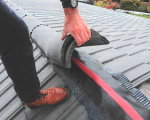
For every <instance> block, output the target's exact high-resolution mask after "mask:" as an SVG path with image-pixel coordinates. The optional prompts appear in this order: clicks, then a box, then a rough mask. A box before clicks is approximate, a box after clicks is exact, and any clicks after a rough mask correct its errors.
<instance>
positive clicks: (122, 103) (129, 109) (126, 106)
mask: <svg viewBox="0 0 150 120" xmlns="http://www.w3.org/2000/svg"><path fill="white" fill-rule="evenodd" d="M72 61H73V62H74V63H75V64H76V65H77V66H78V67H79V68H81V69H82V70H83V71H84V72H85V73H86V74H87V75H88V76H90V77H91V78H92V79H93V80H94V81H95V82H96V83H97V84H98V85H99V86H101V87H102V88H103V89H104V90H105V91H106V92H107V93H108V94H109V95H110V96H111V97H112V99H113V100H115V101H116V103H118V105H119V106H120V107H121V108H122V109H123V110H124V111H125V112H126V113H127V114H128V115H129V116H130V117H131V118H132V119H133V120H143V118H142V117H141V116H140V115H139V114H138V113H137V112H136V111H135V110H134V109H133V108H132V107H131V106H130V105H129V104H128V103H127V102H126V101H125V100H124V99H123V98H122V97H120V96H119V95H118V94H117V93H116V92H115V91H114V90H113V89H112V88H111V87H110V86H109V85H108V84H107V83H106V82H104V81H103V80H102V79H101V78H100V77H99V76H98V75H97V74H96V73H94V72H93V71H92V70H90V69H89V68H88V67H86V66H85V65H84V64H83V63H82V62H80V61H79V60H78V59H76V58H75V57H73V58H72Z"/></svg>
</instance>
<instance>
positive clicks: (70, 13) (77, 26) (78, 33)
mask: <svg viewBox="0 0 150 120" xmlns="http://www.w3.org/2000/svg"><path fill="white" fill-rule="evenodd" d="M64 13H65V22H64V29H63V35H62V37H61V39H64V38H65V37H66V36H67V33H71V35H72V36H73V37H74V39H75V40H76V42H77V46H80V45H82V44H84V43H85V42H86V41H88V40H89V39H90V38H91V31H90V30H89V28H88V26H87V25H86V23H85V22H84V20H83V18H82V17H81V16H80V14H79V12H78V7H76V8H75V9H72V8H64Z"/></svg>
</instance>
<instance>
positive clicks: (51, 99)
mask: <svg viewBox="0 0 150 120" xmlns="http://www.w3.org/2000/svg"><path fill="white" fill-rule="evenodd" d="M40 93H41V97H40V98H39V99H37V100H36V101H35V102H33V103H25V105H26V106H27V107H29V108H34V107H36V106H41V105H54V104H56V103H59V102H61V101H62V100H64V99H66V98H68V97H69V90H68V89H66V88H57V87H51V88H48V89H46V90H40Z"/></svg>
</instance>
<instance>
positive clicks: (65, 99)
mask: <svg viewBox="0 0 150 120" xmlns="http://www.w3.org/2000/svg"><path fill="white" fill-rule="evenodd" d="M62 89H64V90H66V92H67V95H66V96H65V98H64V99H63V100H62V101H60V102H58V103H56V104H54V105H60V104H63V103H65V102H66V101H67V100H68V99H69V97H70V90H69V89H67V88H62ZM54 105H53V106H54ZM41 106H46V105H41ZM41 106H27V107H28V108H30V109H35V108H38V107H41ZM49 106H52V105H49Z"/></svg>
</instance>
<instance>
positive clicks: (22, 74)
mask: <svg viewBox="0 0 150 120" xmlns="http://www.w3.org/2000/svg"><path fill="white" fill-rule="evenodd" d="M0 55H1V60H2V62H3V64H4V66H5V68H6V71H7V73H8V75H9V77H10V78H11V79H12V81H13V83H14V87H15V90H16V92H17V94H18V96H19V97H20V99H21V100H22V101H24V102H27V103H30V102H34V101H35V100H36V99H37V98H39V96H40V93H39V89H40V83H39V79H38V77H37V75H36V69H35V63H34V58H33V47H32V44H31V42H30V39H29V34H28V28H27V26H26V25H25V23H24V22H23V21H22V20H21V19H20V18H19V17H17V16H16V15H15V13H14V12H13V11H11V10H10V9H9V8H8V7H7V6H6V4H5V3H4V2H3V1H2V0H0Z"/></svg>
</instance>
